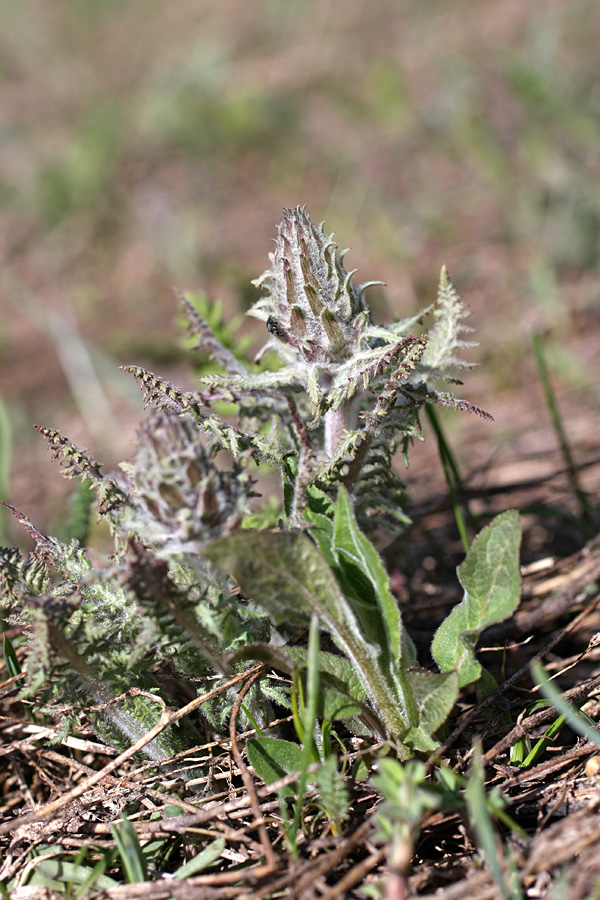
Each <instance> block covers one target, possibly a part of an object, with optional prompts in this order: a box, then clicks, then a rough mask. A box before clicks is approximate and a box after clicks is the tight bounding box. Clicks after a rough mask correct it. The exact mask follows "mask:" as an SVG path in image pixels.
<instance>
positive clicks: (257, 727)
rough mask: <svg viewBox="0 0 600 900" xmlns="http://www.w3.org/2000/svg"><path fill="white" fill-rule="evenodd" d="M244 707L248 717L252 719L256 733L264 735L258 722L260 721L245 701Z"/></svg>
mask: <svg viewBox="0 0 600 900" xmlns="http://www.w3.org/2000/svg"><path fill="white" fill-rule="evenodd" d="M242 709H243V711H244V715H245V716H246V717H247V718H248V719H250V722H251V723H252V727H253V728H254V730H255V731H256V733H257V734H258V735H262V728H261V727H260V725H259V724H258V722H257V721H256V719H255V718H254V716H253V715H252V713H251V712H250V710H249V709H248V707H247V706H246V704H245V703H242Z"/></svg>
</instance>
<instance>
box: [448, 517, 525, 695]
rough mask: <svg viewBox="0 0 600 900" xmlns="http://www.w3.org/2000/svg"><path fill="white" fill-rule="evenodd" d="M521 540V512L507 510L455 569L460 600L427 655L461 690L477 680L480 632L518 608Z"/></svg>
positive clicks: (476, 540) (479, 538) (490, 525)
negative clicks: (451, 674) (453, 674)
mask: <svg viewBox="0 0 600 900" xmlns="http://www.w3.org/2000/svg"><path fill="white" fill-rule="evenodd" d="M520 542H521V527H520V522H519V514H518V512H517V511H516V510H514V509H512V510H508V511H507V512H504V513H501V514H500V515H499V516H496V518H495V519H494V520H493V521H492V522H491V523H490V524H489V525H488V526H486V528H484V529H483V530H482V531H481V532H480V533H479V534H478V535H477V537H476V538H475V540H474V541H473V544H472V545H471V549H470V550H469V553H468V555H467V558H466V559H465V561H464V562H463V563H462V564H461V565H460V566H459V567H458V570H457V572H458V578H459V580H460V583H461V584H462V586H463V588H464V591H465V593H464V597H463V600H462V601H461V602H460V603H459V604H458V606H455V607H454V609H453V610H452V612H451V613H450V615H449V616H448V618H447V619H446V620H445V621H444V622H442V624H441V625H440V627H439V628H438V630H437V632H436V634H435V637H434V639H433V643H432V645H431V652H432V654H433V658H434V659H435V660H436V662H437V663H438V665H439V667H440V669H441V670H442V671H443V672H449V671H450V670H452V669H456V670H457V672H458V673H459V676H460V686H461V687H463V686H464V685H466V684H471V682H473V681H476V680H477V678H479V674H480V672H481V666H480V664H479V663H478V662H477V660H476V659H475V656H474V650H475V646H476V644H477V640H478V638H479V635H480V634H481V632H482V631H483V630H484V629H485V628H487V627H488V626H489V625H494V624H495V623H496V622H501V621H502V620H503V619H506V618H508V616H510V615H512V613H513V612H514V610H515V609H516V607H517V605H518V602H519V597H520V590H521V573H520V570H519V546H520Z"/></svg>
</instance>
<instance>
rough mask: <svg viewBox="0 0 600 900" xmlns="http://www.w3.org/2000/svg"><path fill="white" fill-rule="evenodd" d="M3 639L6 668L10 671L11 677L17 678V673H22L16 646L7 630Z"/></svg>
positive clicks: (9, 675)
mask: <svg viewBox="0 0 600 900" xmlns="http://www.w3.org/2000/svg"><path fill="white" fill-rule="evenodd" d="M2 640H3V650H4V662H5V663H6V669H7V671H8V677H9V678H15V677H16V676H17V675H20V674H21V671H22V670H21V664H20V662H19V658H18V656H17V654H16V652H15V648H14V647H13V644H12V641H11V639H10V638H9V636H8V635H7V633H6V632H4V634H3V635H2Z"/></svg>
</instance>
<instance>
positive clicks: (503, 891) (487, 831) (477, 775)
mask: <svg viewBox="0 0 600 900" xmlns="http://www.w3.org/2000/svg"><path fill="white" fill-rule="evenodd" d="M465 802H466V804H467V811H468V814H469V821H470V822H471V825H472V826H473V830H474V831H475V835H476V838H477V845H478V847H479V849H480V851H481V853H482V854H483V858H484V859H485V862H486V864H487V867H488V869H489V871H490V874H491V876H492V878H493V879H494V881H495V883H496V886H497V888H498V892H499V894H500V896H501V897H502V898H503V900H512V898H514V897H515V894H514V893H513V892H512V891H511V890H510V888H509V886H508V884H507V882H506V878H505V875H504V872H503V870H502V866H501V865H500V859H499V854H498V840H497V837H496V832H495V830H494V825H493V822H492V818H491V816H490V812H489V808H488V798H487V796H486V792H485V784H484V775H483V761H482V755H481V745H480V744H479V743H476V744H475V746H474V748H473V767H472V769H471V774H470V776H469V778H468V780H467V787H466V791H465Z"/></svg>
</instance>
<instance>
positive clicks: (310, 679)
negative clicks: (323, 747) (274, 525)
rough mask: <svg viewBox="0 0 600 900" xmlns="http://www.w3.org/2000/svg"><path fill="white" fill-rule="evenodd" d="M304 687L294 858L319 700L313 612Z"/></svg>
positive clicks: (292, 839)
mask: <svg viewBox="0 0 600 900" xmlns="http://www.w3.org/2000/svg"><path fill="white" fill-rule="evenodd" d="M306 689H307V693H308V704H307V706H306V709H305V716H304V721H303V731H304V741H303V744H304V747H303V750H302V764H301V767H300V777H299V779H298V795H297V800H296V803H295V807H294V819H293V821H292V824H291V827H290V830H289V843H290V852H291V853H292V856H293V857H294V859H297V858H298V847H297V837H298V831H299V829H300V821H301V817H302V804H303V801H304V794H305V792H306V785H307V783H308V769H309V766H310V764H311V763H312V762H313V759H314V754H315V752H316V748H315V746H314V739H313V732H314V728H315V722H316V719H317V705H318V701H319V619H318V617H317V615H316V614H314V613H313V615H312V617H311V620H310V629H309V633H308V657H307V673H306Z"/></svg>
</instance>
